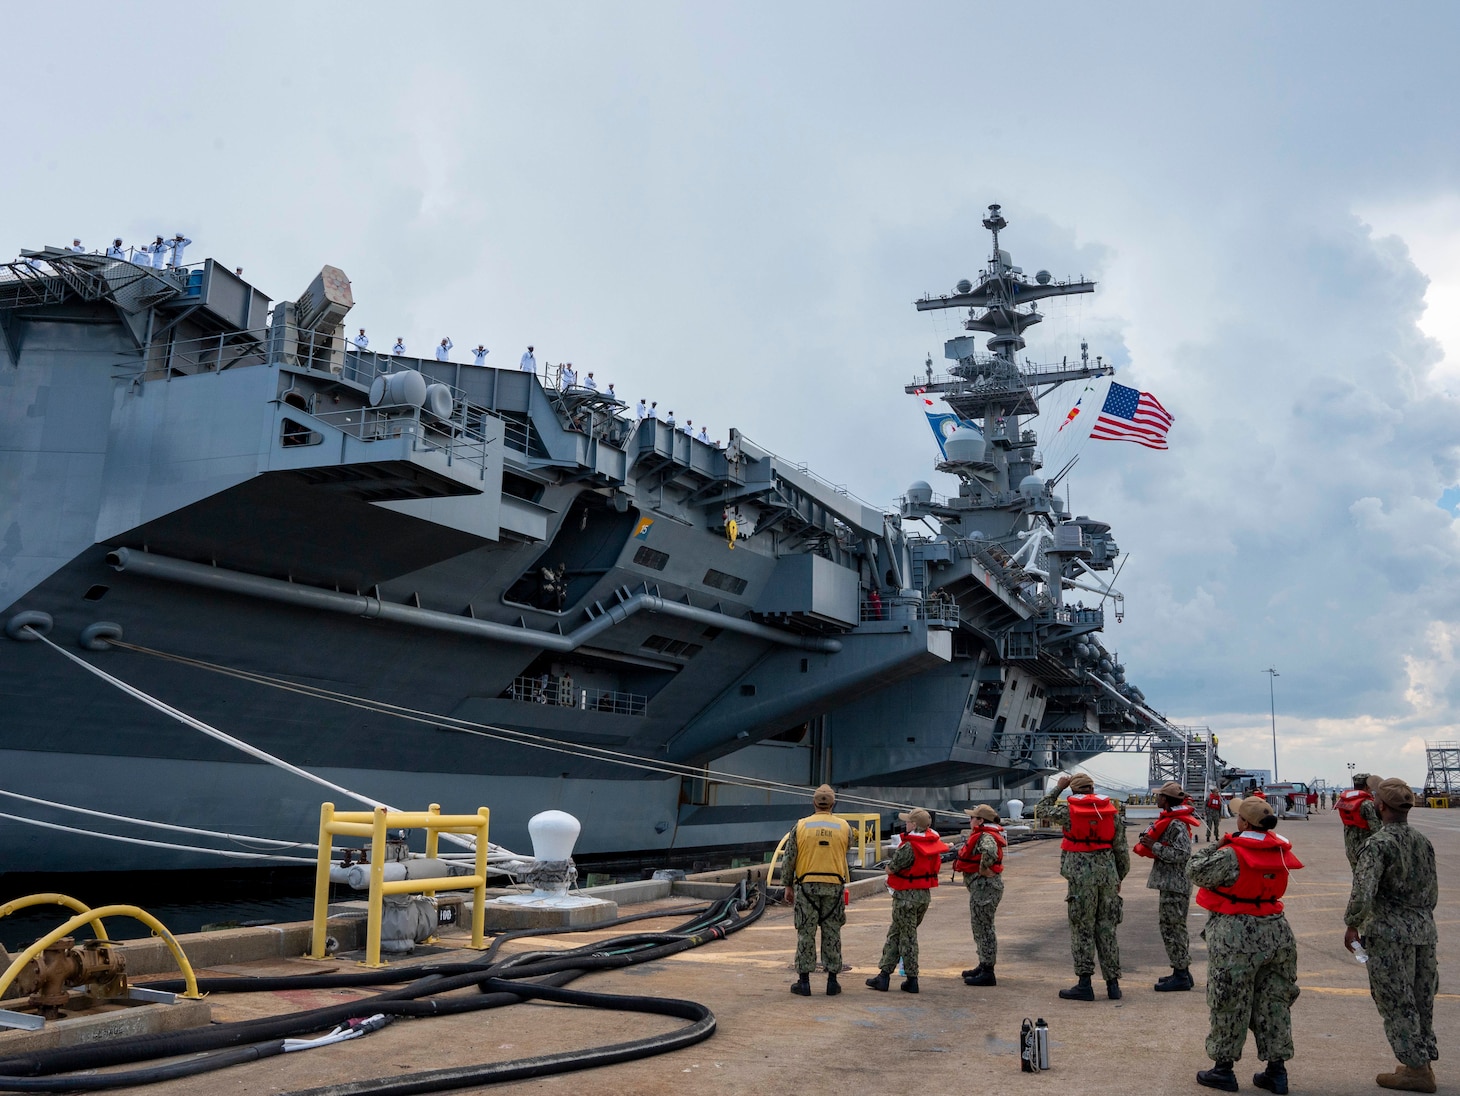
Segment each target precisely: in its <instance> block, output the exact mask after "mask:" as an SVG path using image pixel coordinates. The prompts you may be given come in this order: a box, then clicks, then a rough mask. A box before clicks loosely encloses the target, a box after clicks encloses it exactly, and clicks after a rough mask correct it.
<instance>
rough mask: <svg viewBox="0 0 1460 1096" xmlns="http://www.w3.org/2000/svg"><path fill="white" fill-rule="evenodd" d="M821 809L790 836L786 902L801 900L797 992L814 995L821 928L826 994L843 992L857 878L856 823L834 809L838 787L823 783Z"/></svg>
mask: <svg viewBox="0 0 1460 1096" xmlns="http://www.w3.org/2000/svg"><path fill="white" fill-rule="evenodd" d="M811 802H812V803H813V804H814V805H815V807H816V813H815V814H813V815H811V816H810V817H809V818H803V819H801V821H799V822H797V823H796V828H795V829H793V830H792V831H791V835H790V838H789V839H788V840H787V841H786V850H785V859H784V860H783V861H782V863H783V864H784V865H785V867H783V868H782V869H781V874H782V877H783V878H784V879H785V880H786V901H787V902H790V901H793V900H794V901H795V903H796V913H795V924H796V975H797V977H796V982H795V984H794V985H792V986H791V992H792V993H797V994H800V995H801V996H802V997H809V996H811V972H812V971H814V970H815V969H816V930H817V929H818V928H819V929H820V930H821V963H822V965H823V966H824V967H825V968H826V995H827V996H828V997H835V996H836V995H837V994H838V993H840V992H841V991H842V987H841V984H840V983H838V982H837V979H836V976H837V975H838V974H840V973H841V969H842V925H843V924H845V923H846V919H847V910H846V905H845V904H844V899H843V892H844V890H845V888H846V883H847V880H848V879H849V878H850V877H851V876H850V873H849V872H848V871H847V849H848V848H849V847H850V846H851V843H852V828H851V826H850V825H848V824H847V822H846V820H845V819H841V818H837V817H836V816H835V815H834V814H832V813H831V809H832V808H833V807H834V806H836V792H834V791H832V789H831V787H830V785H827V784H823V785H821V787H819V788H817V789H816V792H815V793H814V794H813V795H812V797H811Z"/></svg>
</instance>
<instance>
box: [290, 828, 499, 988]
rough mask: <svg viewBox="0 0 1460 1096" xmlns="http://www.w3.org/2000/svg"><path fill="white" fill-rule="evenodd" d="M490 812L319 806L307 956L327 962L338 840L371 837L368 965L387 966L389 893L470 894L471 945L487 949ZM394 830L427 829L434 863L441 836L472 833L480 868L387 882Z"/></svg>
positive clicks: (427, 854) (429, 855) (479, 948)
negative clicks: (383, 947)
mask: <svg viewBox="0 0 1460 1096" xmlns="http://www.w3.org/2000/svg"><path fill="white" fill-rule="evenodd" d="M490 818H491V812H490V811H489V810H488V809H487V808H486V807H478V808H477V813H476V814H442V813H441V805H440V804H439V803H432V804H431V806H430V807H429V808H428V809H427V810H424V811H393V810H390V809H388V808H386V807H376V808H375V809H374V810H373V811H336V810H335V805H334V804H333V803H325V804H322V805H321V806H320V808H319V863H318V866H317V867H316V869H315V875H314V928H313V932H312V933H311V943H310V950H309V957H310V958H311V959H323V958H325V941H326V939H327V938H328V935H329V933H328V926H327V922H328V920H329V900H330V865H331V862H332V861H333V859H334V856H333V853H334V839H335V838H336V837H368V838H370V896H369V899H368V900H367V906H366V908H367V915H366V928H365V966H367V967H383V966H385V964H384V963H383V962H381V959H380V927H381V920H382V907H383V905H384V900H385V896H386V895H387V894H435V893H436V892H437V891H438V890H470V891H471V892H472V895H473V901H472V912H471V946H472V947H473V948H475V949H477V950H478V951H480V950H481V949H483V948H485V947H486V932H485V920H486V900H487V847H488V846H487V824H488V821H489V820H490ZM392 829H398V830H419V829H424V830H425V831H426V856H427V857H429V858H431V859H435V857H436V846H437V841H438V839H439V838H440V835H441V834H443V833H461V834H469V835H471V836H473V837H474V838H475V839H476V867H475V871H474V872H473V873H472V874H471V875H458V876H451V877H447V878H438V879H396V880H391V881H387V880H386V878H385V855H386V852H385V850H386V835H387V832H388V831H390V830H392Z"/></svg>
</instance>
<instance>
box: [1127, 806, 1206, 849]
mask: <svg viewBox="0 0 1460 1096" xmlns="http://www.w3.org/2000/svg"><path fill="white" fill-rule="evenodd" d="M1172 822H1181V823H1183V824H1184V825H1185V826H1186V832H1187V833H1191V832H1192V831H1193V830H1199V829H1201V823H1200V822H1199V821H1198V820H1197V817H1196V811H1194V810H1192V808H1191V804H1190V803H1183V804H1182V805H1181V806H1179V807H1173V808H1172V809H1171V810H1169V811H1168V810H1163V811H1162V812H1161V817H1159V818H1157V819H1156V821H1154V822H1152V823H1151V824H1150V826H1148V827H1147V828H1146V833H1145V836H1147V837H1149V838H1150V839H1151V840H1152V841H1160V840H1161V838H1162V837H1164V836H1165V835H1166V827H1168V826H1169V825H1171V823H1172ZM1131 851H1132V852H1134V853H1135V854H1136V855H1137V856H1148V857H1150V858H1151V859H1152V860H1154V859H1156V854H1155V853H1154V852H1152V851H1151V850H1150V849H1148V848H1147V847H1146V846H1145V845H1143V844H1141V843H1140V842H1139V841H1137V842H1136V847H1135V848H1134V849H1132V850H1131Z"/></svg>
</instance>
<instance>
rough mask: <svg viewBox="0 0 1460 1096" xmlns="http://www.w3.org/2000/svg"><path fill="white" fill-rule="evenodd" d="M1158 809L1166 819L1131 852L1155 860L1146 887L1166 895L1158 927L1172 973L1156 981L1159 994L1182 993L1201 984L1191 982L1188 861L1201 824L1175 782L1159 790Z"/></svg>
mask: <svg viewBox="0 0 1460 1096" xmlns="http://www.w3.org/2000/svg"><path fill="white" fill-rule="evenodd" d="M1156 806H1158V807H1160V808H1161V817H1160V818H1158V819H1156V821H1155V822H1153V823H1152V824H1151V826H1150V828H1149V829H1147V830H1146V832H1145V833H1143V834H1141V836H1140V837H1139V838H1138V839H1137V840H1136V847H1135V848H1134V849H1133V850H1132V851H1133V852H1135V853H1136V854H1137V855H1138V856H1148V857H1150V858H1151V860H1152V864H1151V875H1150V878H1149V879H1147V880H1146V886H1147V887H1149V888H1150V889H1151V890H1153V891H1156V892H1158V893H1159V894H1160V896H1161V898H1160V903H1159V905H1158V906H1157V913H1156V923H1157V925H1158V926H1159V927H1160V930H1161V943H1162V944H1164V945H1165V946H1166V958H1167V959H1169V960H1170V961H1171V973H1170V974H1168V975H1167V976H1166V977H1164V978H1160V979H1157V981H1156V992H1157V993H1171V992H1182V991H1185V990H1189V989H1191V988H1192V986H1193V985H1195V984H1196V983H1195V982H1193V981H1192V978H1191V938H1190V936H1188V934H1187V930H1186V915H1187V912H1188V911H1189V910H1190V908H1191V880H1190V879H1188V878H1186V862H1187V861H1188V860H1190V859H1191V835H1192V832H1193V831H1194V830H1199V829H1201V821H1200V820H1199V819H1198V818H1197V816H1196V811H1194V810H1193V809H1192V807H1191V804H1190V803H1188V802H1187V801H1186V792H1185V791H1184V790H1183V789H1182V787H1181V785H1180V784H1178V783H1176V782H1175V781H1174V780H1170V781H1167V782H1166V783H1165V784H1163V785H1162V786H1161V788H1160V790H1159V791H1157V792H1156Z"/></svg>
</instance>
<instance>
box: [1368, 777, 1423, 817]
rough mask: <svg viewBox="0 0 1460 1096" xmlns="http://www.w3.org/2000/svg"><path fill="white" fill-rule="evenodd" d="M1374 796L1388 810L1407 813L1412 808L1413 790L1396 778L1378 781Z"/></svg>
mask: <svg viewBox="0 0 1460 1096" xmlns="http://www.w3.org/2000/svg"><path fill="white" fill-rule="evenodd" d="M1374 795H1375V796H1376V797H1377V798H1378V800H1379V802H1381V803H1383V804H1384V806H1386V807H1388V808H1389V809H1390V810H1396V811H1407V810H1409V808H1410V807H1412V806H1414V789H1413V788H1411V787H1410V786H1409V785H1408V784H1406V783H1405V782H1404V781H1403V780H1400V779H1399V777H1397V776H1391V777H1390V778H1389V779H1388V780H1381V781H1379V787H1378V788H1377V789H1375V791H1374Z"/></svg>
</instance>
